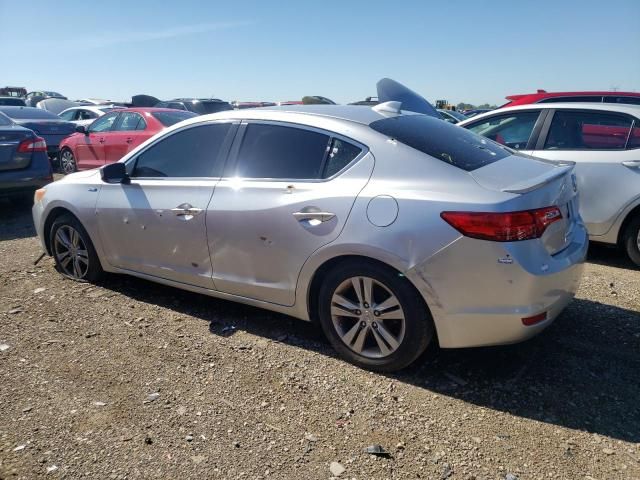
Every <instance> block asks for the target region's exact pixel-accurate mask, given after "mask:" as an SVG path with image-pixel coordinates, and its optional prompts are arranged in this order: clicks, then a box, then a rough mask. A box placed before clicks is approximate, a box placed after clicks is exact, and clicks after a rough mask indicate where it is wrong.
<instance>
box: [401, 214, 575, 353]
mask: <svg viewBox="0 0 640 480" xmlns="http://www.w3.org/2000/svg"><path fill="white" fill-rule="evenodd" d="M580 228H581V230H580V232H578V233H577V234H576V235H574V238H573V242H572V243H571V244H570V245H569V247H568V248H567V249H565V250H564V251H562V252H561V253H559V254H558V255H556V257H550V256H549V255H546V256H545V255H542V254H541V252H539V251H536V249H535V248H530V247H531V245H529V248H527V245H526V243H527V242H515V243H511V244H500V243H493V242H485V241H478V240H472V239H469V238H465V237H462V238H459V239H458V240H456V241H455V242H453V243H452V244H451V245H449V246H448V247H446V248H445V249H443V250H442V251H441V252H439V253H438V254H436V255H435V256H434V257H432V258H431V259H429V260H428V261H427V262H425V263H424V264H422V265H419V266H417V267H416V268H413V269H411V270H410V271H409V272H407V273H406V276H407V277H408V278H409V279H410V280H411V281H412V282H413V283H414V285H416V286H417V287H418V289H419V290H420V292H421V293H422V294H423V296H424V298H425V300H426V302H427V304H428V305H429V308H430V310H431V313H432V315H433V319H434V323H435V326H436V331H437V333H438V340H439V342H440V346H441V347H442V348H461V347H480V346H489V345H502V344H509V343H517V342H521V341H523V340H526V339H528V338H530V337H532V336H534V335H536V334H537V333H539V332H540V331H542V330H543V329H544V328H546V327H547V326H549V325H550V324H551V323H552V322H553V320H554V319H555V318H556V317H557V316H558V315H559V314H560V313H561V312H562V310H563V309H564V308H565V307H566V306H567V304H568V303H569V302H570V301H571V300H572V298H573V297H574V295H575V292H576V290H577V289H578V286H579V284H580V278H581V276H582V270H583V262H584V258H585V256H586V252H587V247H588V241H587V233H586V230H584V227H582V226H580ZM523 254H524V255H527V261H526V262H525V265H523V264H522V263H519V262H518V261H517V259H518V258H522V256H523ZM535 259H539V260H537V261H536V260H535ZM509 262H511V263H509ZM542 313H546V319H545V320H543V321H541V322H539V323H536V324H534V325H531V326H526V325H524V324H523V322H522V319H523V318H526V317H532V316H535V315H538V314H542Z"/></svg>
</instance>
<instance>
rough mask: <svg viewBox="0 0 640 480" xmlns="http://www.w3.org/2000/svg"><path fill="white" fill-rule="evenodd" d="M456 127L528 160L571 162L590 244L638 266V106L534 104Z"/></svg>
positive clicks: (639, 179) (639, 145)
mask: <svg viewBox="0 0 640 480" xmlns="http://www.w3.org/2000/svg"><path fill="white" fill-rule="evenodd" d="M459 125H460V126H462V127H464V128H467V129H469V130H471V131H473V132H475V133H479V134H481V135H484V136H486V137H489V138H491V139H492V140H494V141H496V142H498V143H501V144H503V145H506V146H508V147H511V148H514V149H517V150H521V151H523V152H524V153H527V154H529V155H534V156H536V157H540V158H545V159H549V160H570V161H573V162H576V169H575V171H576V176H577V179H578V186H579V190H580V212H581V214H582V217H583V219H584V221H585V223H586V225H587V228H588V230H589V235H590V237H591V240H593V241H597V242H603V243H609V244H613V245H619V246H620V247H622V248H623V249H624V250H625V251H626V252H627V254H628V255H629V257H630V258H631V260H632V261H633V262H634V263H635V264H636V265H638V266H640V106H636V105H622V104H607V103H538V104H535V105H525V106H519V107H508V108H501V109H498V110H495V111H493V112H491V113H488V114H485V115H482V116H478V117H476V118H473V119H471V120H467V121H464V122H461V123H460V124H459Z"/></svg>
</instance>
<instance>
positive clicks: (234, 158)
mask: <svg viewBox="0 0 640 480" xmlns="http://www.w3.org/2000/svg"><path fill="white" fill-rule="evenodd" d="M251 124H257V125H274V126H279V127H289V128H296V129H298V130H308V131H311V132H315V133H320V134H322V135H326V136H327V137H328V138H329V139H328V141H327V149H326V150H325V153H324V157H323V158H322V164H321V166H320V174H322V172H323V171H324V168H325V166H326V163H327V158H328V154H329V148H330V146H331V143H332V142H333V139H338V140H343V141H345V142H348V143H351V144H352V145H355V146H356V147H358V148H359V149H360V153H359V154H358V155H356V157H355V158H354V159H353V160H351V161H350V162H349V163H348V164H347V165H345V166H344V167H343V168H342V169H340V170H339V171H337V172H336V173H335V174H333V175H332V176H330V177H327V178H261V177H258V178H254V177H236V176H235V175H234V173H235V170H236V166H237V164H238V155H239V153H240V148H241V147H242V142H243V141H244V136H245V134H246V132H247V127H248V126H249V125H251ZM368 153H369V147H367V146H366V145H364V144H363V143H361V142H358V141H357V140H354V139H353V138H350V137H347V136H345V135H341V134H339V133H336V132H332V131H330V130H325V129H322V128H319V127H314V126H311V125H307V124H304V123H295V122H291V121H280V120H259V119H245V120H242V122H241V124H240V126H239V128H238V133H237V135H236V138H235V140H234V142H233V146H232V148H231V151H230V152H229V158H228V160H227V164H226V167H225V170H224V171H223V176H222V178H223V179H235V178H239V179H241V180H242V181H243V182H270V183H292V182H295V183H325V182H330V181H332V180H334V179H335V178H336V177H339V176H340V175H342V174H343V173H344V172H346V171H347V170H349V169H350V168H351V167H353V166H354V165H355V164H356V163H358V162H359V161H360V160H361V159H362V158H364V156H365V155H367V154H368Z"/></svg>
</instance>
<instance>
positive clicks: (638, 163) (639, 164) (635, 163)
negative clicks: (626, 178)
mask: <svg viewBox="0 0 640 480" xmlns="http://www.w3.org/2000/svg"><path fill="white" fill-rule="evenodd" d="M622 165H624V166H625V167H629V168H640V160H627V161H625V162H622Z"/></svg>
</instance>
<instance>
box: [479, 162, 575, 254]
mask: <svg viewBox="0 0 640 480" xmlns="http://www.w3.org/2000/svg"><path fill="white" fill-rule="evenodd" d="M574 165H575V164H574V163H573V162H551V161H547V160H542V159H538V158H533V157H525V156H521V155H512V156H510V157H507V158H504V159H502V160H500V161H497V162H494V163H491V164H489V165H486V166H484V167H482V168H479V169H477V170H473V171H471V172H469V174H470V175H471V176H472V177H473V179H474V180H475V181H476V182H477V183H478V184H479V185H481V186H482V187H484V188H487V189H489V190H497V191H501V192H505V193H511V194H515V195H517V196H518V197H517V198H516V199H514V200H513V205H514V207H513V209H512V210H513V211H517V210H535V209H539V208H545V207H557V208H558V209H559V210H560V213H561V214H562V218H560V219H559V220H556V221H554V222H553V223H551V224H550V225H549V226H548V227H547V229H546V230H545V232H544V234H543V235H542V237H540V240H541V241H542V243H543V244H544V247H545V249H546V250H547V252H549V254H551V255H555V254H557V253H559V252H561V251H562V250H564V249H565V248H566V247H568V246H569V245H570V244H571V241H572V239H573V234H574V231H575V229H576V225H577V224H578V223H582V219H581V218H580V215H579V213H578V191H577V182H576V177H575V174H574V173H573V169H574Z"/></svg>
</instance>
